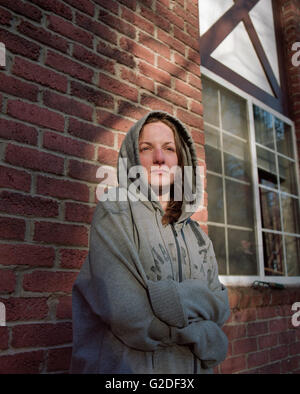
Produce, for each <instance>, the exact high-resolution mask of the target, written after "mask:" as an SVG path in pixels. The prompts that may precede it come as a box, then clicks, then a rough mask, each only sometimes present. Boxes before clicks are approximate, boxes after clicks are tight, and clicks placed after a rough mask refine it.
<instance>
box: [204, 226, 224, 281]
mask: <svg viewBox="0 0 300 394" xmlns="http://www.w3.org/2000/svg"><path fill="white" fill-rule="evenodd" d="M208 235H209V237H210V239H211V241H212V244H213V247H214V251H215V255H216V259H217V262H218V270H219V275H226V248H225V229H224V228H223V227H217V226H208Z"/></svg>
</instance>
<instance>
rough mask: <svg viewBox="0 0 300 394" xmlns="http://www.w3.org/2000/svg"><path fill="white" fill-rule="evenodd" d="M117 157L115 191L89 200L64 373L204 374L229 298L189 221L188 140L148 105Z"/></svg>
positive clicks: (213, 357)
mask: <svg viewBox="0 0 300 394" xmlns="http://www.w3.org/2000/svg"><path fill="white" fill-rule="evenodd" d="M119 159H120V161H121V160H122V161H123V163H124V162H125V163H126V171H125V176H124V169H123V170H122V171H121V170H120V166H119V168H118V180H119V187H118V188H117V189H115V190H114V191H117V193H116V194H115V195H117V197H118V198H117V199H116V201H112V199H108V200H107V201H100V202H99V203H98V206H97V208H96V210H95V213H94V217H93V223H92V227H91V234H90V250H89V255H88V257H87V259H86V261H85V263H84V264H83V266H82V269H81V271H80V273H79V275H78V277H77V279H76V282H75V284H74V288H73V331H74V345H73V354H72V366H71V372H73V373H146V374H147V373H170V374H176V373H180V374H186V373H197V374H200V373H211V372H212V368H213V367H214V366H216V365H217V364H218V363H220V362H221V361H223V360H224V359H225V357H226V353H227V338H226V336H225V334H224V333H223V331H222V330H221V326H222V325H223V324H224V323H225V321H226V320H227V319H228V317H229V305H228V295H227V290H226V289H225V288H224V287H223V285H222V284H221V283H220V282H219V280H218V269H217V262H216V259H215V255H214V252H213V247H212V244H211V241H210V240H209V238H208V237H207V235H206V234H205V233H204V232H203V231H202V230H201V228H200V226H199V225H198V224H197V222H195V221H193V220H191V219H190V216H191V215H192V212H190V209H189V207H190V206H191V196H192V195H193V194H194V200H195V201H198V200H199V195H200V193H201V188H199V182H197V181H198V180H199V179H198V178H197V171H196V167H197V156H196V152H195V148H194V145H193V141H192V138H191V136H190V135H189V133H188V131H187V130H186V128H185V127H184V126H183V125H182V124H181V122H180V121H179V120H177V119H176V118H175V117H173V116H170V115H168V114H166V113H164V112H162V111H152V112H150V113H149V114H147V115H146V116H144V117H143V118H142V119H140V120H139V121H138V122H137V123H136V124H135V125H134V126H133V127H132V128H131V129H130V131H129V132H128V133H127V135H126V137H125V139H124V141H123V144H122V146H121V149H120V153H119ZM141 165H142V166H143V173H142V175H140V177H136V179H133V178H132V177H131V175H130V172H131V170H132V169H133V168H134V166H141ZM184 166H190V167H191V168H192V169H193V171H192V177H190V182H189V179H188V178H189V177H188V176H185V174H184V175H183V181H186V182H182V184H183V189H184V190H183V193H182V196H183V199H182V201H178V198H175V196H176V193H175V191H176V190H177V192H178V190H179V189H181V184H180V186H179V188H178V187H177V186H178V185H177V184H176V180H178V179H180V177H179V178H178V177H177V174H178V172H176V171H173V169H174V168H175V169H176V168H177V169H178V168H181V169H183V168H184ZM125 178H126V179H125ZM135 185H139V186H140V187H139V188H135V187H134V186H135ZM137 189H139V191H138V190H137ZM134 190H135V191H134ZM124 192H126V193H127V198H126V199H124V198H120V196H121V195H122V196H123V197H124ZM179 195H180V193H179ZM187 196H188V198H187ZM138 197H139V198H138ZM166 199H168V201H165V200H166ZM192 203H193V201H192Z"/></svg>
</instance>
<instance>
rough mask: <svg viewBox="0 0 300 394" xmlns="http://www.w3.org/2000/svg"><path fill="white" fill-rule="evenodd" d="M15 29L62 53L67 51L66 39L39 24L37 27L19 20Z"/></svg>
mask: <svg viewBox="0 0 300 394" xmlns="http://www.w3.org/2000/svg"><path fill="white" fill-rule="evenodd" d="M17 29H18V31H19V32H20V33H22V34H23V35H25V36H27V37H30V38H33V39H34V40H36V41H39V42H40V43H42V44H44V45H47V46H50V47H52V48H55V49H57V50H59V51H61V52H63V53H66V52H68V48H69V43H68V41H67V40H66V39H64V38H62V37H59V36H58V35H57V34H53V33H50V32H49V31H47V30H45V29H43V28H42V27H40V26H39V27H38V26H36V25H33V24H32V23H29V22H27V21H21V23H20V24H19V25H18V27H17Z"/></svg>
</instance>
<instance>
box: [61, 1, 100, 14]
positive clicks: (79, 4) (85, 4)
mask: <svg viewBox="0 0 300 394" xmlns="http://www.w3.org/2000/svg"><path fill="white" fill-rule="evenodd" d="M65 1H66V3H69V4H70V5H72V6H73V7H75V8H77V9H78V10H80V11H82V12H83V13H85V14H88V15H91V16H93V15H94V12H95V5H94V4H93V2H92V1H90V0H85V1H82V0H65Z"/></svg>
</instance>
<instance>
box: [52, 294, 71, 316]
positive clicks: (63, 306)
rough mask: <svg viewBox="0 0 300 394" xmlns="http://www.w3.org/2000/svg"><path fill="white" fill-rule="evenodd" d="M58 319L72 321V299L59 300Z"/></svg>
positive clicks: (61, 298) (57, 307)
mask: <svg viewBox="0 0 300 394" xmlns="http://www.w3.org/2000/svg"><path fill="white" fill-rule="evenodd" d="M56 318H57V319H72V297H71V296H62V297H59V298H58V304H57V306H56Z"/></svg>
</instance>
